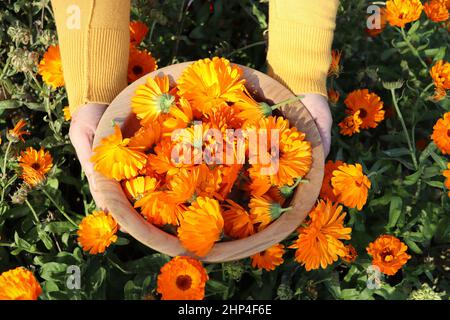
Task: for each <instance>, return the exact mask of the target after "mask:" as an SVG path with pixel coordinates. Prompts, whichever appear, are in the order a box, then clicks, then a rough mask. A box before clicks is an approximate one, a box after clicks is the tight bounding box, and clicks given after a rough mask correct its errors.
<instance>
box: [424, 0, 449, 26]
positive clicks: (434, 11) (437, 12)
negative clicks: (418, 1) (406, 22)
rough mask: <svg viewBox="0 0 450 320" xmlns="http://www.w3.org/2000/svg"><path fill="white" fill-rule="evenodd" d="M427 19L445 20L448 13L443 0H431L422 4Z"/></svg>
mask: <svg viewBox="0 0 450 320" xmlns="http://www.w3.org/2000/svg"><path fill="white" fill-rule="evenodd" d="M423 11H425V14H426V15H427V17H428V19H430V20H431V21H434V22H443V21H447V20H448V17H449V14H448V9H447V6H446V4H445V1H444V0H431V1H428V2H426V3H425V4H424V5H423Z"/></svg>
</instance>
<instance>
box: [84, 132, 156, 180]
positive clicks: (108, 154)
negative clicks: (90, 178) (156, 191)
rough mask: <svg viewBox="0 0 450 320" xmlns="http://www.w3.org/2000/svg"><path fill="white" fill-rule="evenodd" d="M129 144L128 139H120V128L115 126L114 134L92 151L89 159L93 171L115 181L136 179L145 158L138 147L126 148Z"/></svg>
mask: <svg viewBox="0 0 450 320" xmlns="http://www.w3.org/2000/svg"><path fill="white" fill-rule="evenodd" d="M129 142H130V139H129V138H126V139H123V138H122V132H121V131H120V127H119V126H118V125H116V126H115V127H114V133H113V134H112V135H110V136H108V137H106V138H103V139H102V141H101V144H100V145H99V146H97V147H96V148H95V149H94V155H93V156H92V158H91V161H92V162H93V163H94V169H95V170H97V171H98V172H101V173H102V174H103V175H104V176H106V177H108V178H114V179H116V180H117V181H120V180H122V179H131V178H134V177H136V176H137V175H138V173H139V170H141V169H142V168H143V167H144V166H145V164H146V162H147V156H146V155H145V154H144V153H142V152H141V151H140V148H139V147H130V146H128V144H129Z"/></svg>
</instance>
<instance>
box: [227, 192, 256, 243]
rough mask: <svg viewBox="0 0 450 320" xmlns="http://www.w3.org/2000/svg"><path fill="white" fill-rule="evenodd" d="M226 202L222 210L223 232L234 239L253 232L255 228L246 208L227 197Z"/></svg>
mask: <svg viewBox="0 0 450 320" xmlns="http://www.w3.org/2000/svg"><path fill="white" fill-rule="evenodd" d="M227 203H228V204H226V205H224V211H223V220H224V223H225V224H224V230H225V234H226V235H228V236H230V237H232V238H235V239H242V238H246V237H248V236H250V235H252V234H254V233H255V228H254V226H253V222H252V220H251V219H250V215H249V213H248V212H247V210H245V209H244V208H242V207H241V206H240V205H238V204H237V203H236V202H234V201H232V200H229V199H228V200H227Z"/></svg>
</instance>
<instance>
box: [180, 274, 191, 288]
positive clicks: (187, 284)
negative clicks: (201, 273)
mask: <svg viewBox="0 0 450 320" xmlns="http://www.w3.org/2000/svg"><path fill="white" fill-rule="evenodd" d="M176 284H177V287H178V289H180V290H183V291H186V290H188V289H190V288H191V285H192V278H191V277H190V276H188V275H182V276H178V277H177V280H176Z"/></svg>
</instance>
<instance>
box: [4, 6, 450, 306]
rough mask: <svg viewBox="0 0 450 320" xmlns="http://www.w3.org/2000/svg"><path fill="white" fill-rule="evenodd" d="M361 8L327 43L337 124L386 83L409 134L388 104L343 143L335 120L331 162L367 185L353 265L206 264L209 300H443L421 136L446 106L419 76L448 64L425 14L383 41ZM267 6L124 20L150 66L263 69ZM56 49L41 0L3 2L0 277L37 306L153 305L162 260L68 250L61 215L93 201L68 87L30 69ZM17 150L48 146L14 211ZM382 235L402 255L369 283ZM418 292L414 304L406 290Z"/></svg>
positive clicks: (445, 208)
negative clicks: (71, 269)
mask: <svg viewBox="0 0 450 320" xmlns="http://www.w3.org/2000/svg"><path fill="white" fill-rule="evenodd" d="M188 4H189V6H188ZM368 5H369V2H366V1H363V0H343V1H341V4H340V8H339V13H338V19H337V30H336V33H335V41H334V48H336V49H340V50H343V72H342V74H341V75H340V77H339V78H337V79H333V80H332V83H330V85H332V86H333V87H334V88H336V89H337V90H338V91H339V92H340V94H341V100H340V102H339V103H338V104H337V106H334V107H332V109H333V110H332V111H333V114H334V119H335V123H338V122H339V121H340V120H341V119H342V118H343V117H344V104H343V103H342V101H343V99H342V97H344V98H345V96H346V94H347V93H349V92H351V91H352V90H355V89H359V88H368V89H369V90H370V91H373V92H376V93H377V94H378V95H380V96H381V97H382V100H383V101H384V103H385V106H386V107H387V108H388V109H389V108H391V109H392V108H393V106H394V105H393V96H392V95H391V92H390V91H389V90H387V89H385V88H384V86H383V82H385V81H397V80H400V79H402V80H403V81H404V82H403V85H402V86H401V88H399V89H397V90H396V91H395V92H394V97H395V101H396V102H397V101H398V106H399V110H400V111H401V113H402V115H403V118H404V121H405V124H406V128H407V131H406V132H405V131H404V130H403V128H402V126H401V123H400V116H399V114H398V113H397V112H396V111H395V110H394V111H393V112H391V113H392V116H391V117H389V118H387V119H386V120H384V121H383V122H382V123H381V125H380V126H378V128H376V129H372V130H364V131H363V132H361V133H360V134H358V135H355V136H353V137H351V138H348V137H343V136H341V135H340V134H339V132H338V131H339V130H338V127H337V125H334V128H333V143H332V150H331V154H330V156H329V159H333V160H337V159H340V160H344V161H346V162H348V163H355V162H358V163H361V164H362V165H363V167H364V170H365V172H366V174H368V175H369V177H370V179H371V182H372V188H371V190H370V195H369V200H368V203H367V205H366V206H365V207H364V209H363V210H362V211H361V212H356V211H354V210H349V213H350V214H349V217H348V218H347V219H348V221H347V224H348V225H349V226H351V227H352V228H353V232H352V240H351V241H350V242H351V243H352V244H353V245H354V246H355V248H356V249H357V251H358V253H359V256H358V259H357V261H356V262H355V263H353V264H351V265H348V264H345V263H343V262H337V263H335V264H334V265H333V266H330V267H328V268H327V269H326V270H317V271H311V272H306V271H305V269H304V268H302V267H301V266H300V265H298V264H297V263H296V262H295V261H293V251H292V250H289V252H288V253H287V254H286V255H285V263H284V264H283V265H282V266H280V267H279V268H277V269H276V270H275V271H273V272H265V271H264V272H262V271H258V270H254V269H252V268H251V266H250V263H249V260H248V259H246V260H242V261H238V262H235V263H226V264H215V265H208V266H207V269H208V271H209V275H210V279H211V280H210V281H209V282H208V283H207V291H206V294H207V298H213V299H229V298H237V299H248V298H253V299H286V298H293V299H406V298H408V297H409V296H410V295H411V292H413V291H414V290H417V289H418V288H420V287H421V286H422V285H423V284H428V285H429V287H431V288H433V290H434V291H435V292H442V294H441V295H440V296H441V297H442V298H444V299H445V298H448V294H447V293H448V292H449V291H450V285H449V269H450V263H449V258H450V249H449V238H450V232H449V231H450V221H449V211H450V210H449V203H450V201H449V197H448V196H447V190H445V187H444V184H443V181H444V179H443V177H442V170H443V169H445V168H446V165H447V162H448V158H446V157H444V156H442V155H441V154H440V153H439V151H438V150H437V148H436V147H435V145H434V144H433V143H431V142H430V139H429V137H430V135H431V132H432V128H433V125H434V123H435V122H436V120H437V119H438V118H439V117H441V116H442V114H443V113H444V112H447V111H450V102H449V99H448V97H446V98H444V99H443V100H442V101H440V102H439V103H436V102H433V101H432V100H431V99H430V97H431V96H432V94H433V87H432V85H431V83H432V81H431V78H430V76H429V74H428V70H429V66H430V65H432V64H434V62H435V61H437V60H439V59H444V60H447V61H448V60H449V59H448V57H449V53H448V43H449V32H448V31H447V30H445V29H444V28H442V27H440V26H439V25H438V24H436V23H433V22H431V21H428V20H426V18H425V17H424V15H422V19H421V20H420V21H419V22H416V23H414V24H412V25H410V26H408V28H407V29H406V33H405V35H402V34H401V32H400V30H399V29H395V28H392V27H388V28H387V30H385V31H384V32H383V34H382V35H381V36H379V37H377V38H368V37H367V36H366V34H365V33H364V28H365V22H366V8H367V6H368ZM211 8H212V10H211ZM267 10H268V6H267V1H256V0H242V1H238V0H215V1H211V2H209V1H207V0H195V1H193V2H192V3H191V2H190V1H182V0H179V1H177V0H170V1H157V0H137V1H133V9H132V19H135V20H140V21H143V22H145V23H146V24H147V25H148V26H149V27H150V29H151V31H150V33H149V34H148V35H147V37H146V39H145V40H144V44H143V47H145V48H147V49H149V50H150V51H151V52H152V54H153V56H155V57H156V58H157V59H158V65H159V66H160V67H161V66H165V65H170V64H172V63H176V62H182V61H188V60H195V59H199V58H203V57H210V56H216V55H219V56H224V57H227V58H229V59H231V60H232V61H233V62H236V63H240V64H243V65H248V66H250V67H253V68H256V69H259V70H263V71H264V70H265V50H266V40H267V39H266V37H265V34H266V29H267ZM54 43H57V39H56V33H55V25H54V21H53V15H52V11H51V7H50V4H49V1H48V0H35V1H30V0H18V1H11V0H4V1H2V2H1V4H0V115H1V116H0V130H1V137H2V140H3V142H2V144H1V150H2V151H1V157H2V158H1V161H0V164H4V165H3V166H2V179H1V187H2V194H1V203H0V272H3V271H6V270H8V269H11V268H14V267H16V266H24V267H27V268H29V269H31V270H34V271H35V274H36V275H37V277H38V279H39V280H40V282H41V284H42V286H43V289H44V294H43V295H42V299H106V298H115V299H144V298H147V299H151V298H154V297H155V296H156V295H155V291H154V289H155V280H156V276H157V274H158V272H159V269H160V267H161V266H162V265H163V264H164V263H165V262H167V261H168V260H169V257H167V256H164V255H161V254H159V253H156V252H154V251H152V250H150V249H148V248H146V247H144V246H143V245H141V244H140V243H138V242H137V241H135V240H133V239H132V238H131V237H130V236H129V235H126V234H120V238H119V241H118V242H117V243H116V244H115V245H114V246H112V247H111V248H109V249H108V251H107V252H106V253H105V254H103V255H98V256H91V255H89V254H85V253H83V252H82V250H81V249H80V247H79V246H78V244H77V242H76V227H75V226H73V225H72V224H71V223H70V222H68V221H67V219H66V218H65V216H69V217H70V218H71V219H73V220H75V221H76V222H79V221H80V220H81V219H82V217H83V216H84V215H86V214H88V213H90V212H92V210H93V209H94V203H93V201H92V199H91V197H90V195H89V190H88V187H87V181H86V179H85V177H84V176H83V174H82V173H81V170H80V166H79V164H78V162H77V160H76V158H75V153H74V150H73V147H72V146H71V145H70V142H69V140H68V136H67V133H68V127H69V123H68V122H66V121H64V117H63V113H62V108H63V107H64V106H66V105H67V100H66V95H65V91H64V89H59V90H56V91H52V90H50V89H49V88H47V87H46V86H45V85H44V84H43V82H42V80H41V78H40V77H39V76H38V75H37V62H38V61H39V60H40V59H41V57H42V55H43V53H44V52H45V51H46V49H47V47H48V46H49V45H51V44H54ZM417 55H419V57H420V60H422V62H421V61H420V60H419V59H418V57H417ZM300 58H301V57H299V59H300ZM423 63H425V64H426V66H427V67H428V68H425V66H424V65H423ZM21 118H25V119H27V121H28V122H29V123H30V125H29V127H28V129H29V130H30V131H31V132H32V135H31V136H30V137H29V138H28V139H27V140H26V143H25V144H22V143H19V144H13V145H12V147H11V150H9V155H8V157H6V158H5V152H6V150H5V149H6V147H7V140H6V136H5V132H6V130H7V128H11V127H12V126H13V124H15V123H16V122H17V121H18V120H19V119H21ZM407 136H408V137H409V138H410V140H412V145H411V148H410V147H409V146H408V143H407ZM419 139H425V140H426V144H427V146H426V148H425V149H424V150H418V149H416V143H415V142H416V141H418V140H419ZM26 146H33V147H35V148H38V147H39V146H42V147H45V148H46V149H48V150H49V151H50V152H51V154H52V155H53V157H54V164H55V166H54V168H53V169H52V171H51V173H50V176H49V179H48V183H47V184H46V185H45V186H44V188H43V189H42V190H36V191H32V192H30V193H29V194H27V195H26V199H27V201H26V202H22V203H20V201H19V203H18V201H13V200H12V199H16V200H17V197H18V196H19V195H18V194H17V189H18V188H19V187H20V183H21V181H20V178H18V176H17V174H18V166H17V162H16V159H15V158H16V156H17V154H18V152H19V151H20V150H23V149H24V148H25V147H26ZM11 197H13V198H11ZM14 197H15V198H14ZM22 200H23V199H22ZM33 211H34V213H35V215H37V217H38V221H39V222H38V223H37V222H36V220H35V219H34V216H33ZM385 233H388V234H392V235H395V236H397V237H399V238H400V239H401V240H402V241H404V242H405V243H406V244H407V245H408V247H409V250H408V252H409V254H411V255H412V259H411V260H410V261H409V262H408V263H407V265H406V266H405V267H404V268H403V269H402V270H401V271H399V272H398V273H397V274H396V275H395V276H392V277H385V278H384V279H383V280H382V282H381V288H379V289H369V288H367V284H366V281H367V277H368V274H367V267H368V266H369V265H370V264H371V260H370V257H369V256H368V255H367V254H366V253H365V248H366V246H367V245H368V243H369V242H372V241H374V240H375V239H376V237H377V236H378V235H380V234H385ZM294 236H295V235H293V237H294ZM293 237H291V239H292V238H293ZM288 242H289V241H288ZM70 265H76V266H79V267H80V268H81V272H82V278H81V289H80V290H70V289H68V288H67V286H66V281H67V279H68V276H69V275H68V274H67V272H66V271H67V268H68V266H70ZM444 292H447V293H444ZM415 296H419V297H421V296H420V294H419V295H418V294H417V292H416V294H415Z"/></svg>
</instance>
